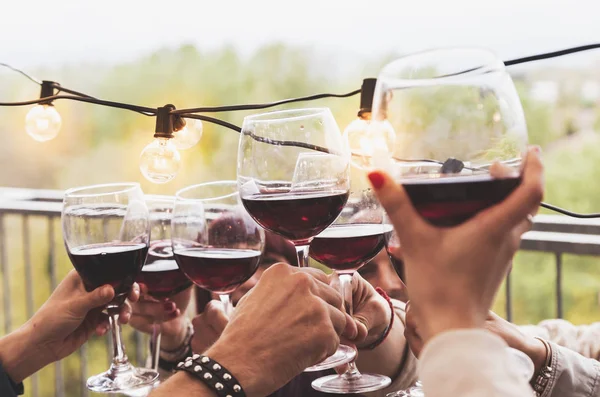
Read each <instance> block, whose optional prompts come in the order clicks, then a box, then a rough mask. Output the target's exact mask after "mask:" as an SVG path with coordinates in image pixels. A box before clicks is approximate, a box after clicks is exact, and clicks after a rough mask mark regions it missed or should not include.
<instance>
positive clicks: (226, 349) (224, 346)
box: [204, 338, 268, 397]
mask: <svg viewBox="0 0 600 397" xmlns="http://www.w3.org/2000/svg"><path fill="white" fill-rule="evenodd" d="M204 354H205V355H206V356H208V357H210V358H212V359H213V360H215V361H217V362H219V363H220V364H221V365H222V366H223V367H224V368H226V369H227V370H228V371H229V372H231V374H232V375H233V376H235V377H236V378H237V380H238V381H239V382H240V385H241V386H242V389H243V390H244V392H245V393H246V396H248V397H255V396H262V395H266V394H268V393H265V392H264V390H261V388H260V385H261V382H260V377H261V375H260V374H259V373H257V368H258V367H259V366H260V365H259V363H257V362H256V357H249V356H252V355H246V354H245V353H244V349H240V348H239V346H236V342H235V341H234V340H229V339H228V338H220V339H219V340H218V341H217V342H216V343H215V344H214V345H213V346H211V347H210V348H209V349H208V350H207V351H206V353H204Z"/></svg>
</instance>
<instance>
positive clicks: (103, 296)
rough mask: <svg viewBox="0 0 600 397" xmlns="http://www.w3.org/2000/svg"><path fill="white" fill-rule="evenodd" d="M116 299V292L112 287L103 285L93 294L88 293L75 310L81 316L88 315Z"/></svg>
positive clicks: (78, 301) (79, 301) (76, 305)
mask: <svg viewBox="0 0 600 397" xmlns="http://www.w3.org/2000/svg"><path fill="white" fill-rule="evenodd" d="M114 297H115V290H114V289H113V287H111V286H110V285H103V286H102V287H99V288H96V289H95V290H93V291H92V292H86V293H85V295H84V296H82V297H81V298H80V299H79V300H77V302H76V304H75V309H76V310H77V312H78V313H80V314H81V315H85V314H87V313H88V312H89V311H90V310H92V309H95V308H97V307H102V306H104V305H106V304H107V303H108V302H110V301H111V300H112V299H113V298H114Z"/></svg>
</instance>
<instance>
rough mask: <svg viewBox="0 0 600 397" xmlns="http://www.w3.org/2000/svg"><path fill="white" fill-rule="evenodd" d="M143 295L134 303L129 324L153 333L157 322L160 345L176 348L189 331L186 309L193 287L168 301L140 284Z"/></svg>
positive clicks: (171, 348)
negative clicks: (151, 293) (157, 296)
mask: <svg viewBox="0 0 600 397" xmlns="http://www.w3.org/2000/svg"><path fill="white" fill-rule="evenodd" d="M140 291H141V296H140V300H139V302H137V303H134V304H132V305H131V306H132V310H133V312H132V315H131V320H130V321H129V324H130V325H131V326H132V327H133V328H135V329H137V330H138V331H141V332H144V333H147V334H152V331H153V326H154V324H155V323H156V324H157V326H160V331H161V342H160V345H161V347H162V348H164V349H166V350H175V349H177V348H178V347H179V346H181V344H182V343H183V341H184V339H185V335H186V332H187V327H186V325H187V322H188V321H189V320H187V319H186V317H185V311H186V310H187V307H188V305H189V304H190V301H191V298H192V288H191V287H190V288H188V289H186V290H184V291H182V292H180V293H178V294H176V295H174V296H172V297H171V298H169V300H166V301H159V300H156V299H154V298H153V297H151V296H150V295H149V294H148V287H146V286H145V285H144V284H140Z"/></svg>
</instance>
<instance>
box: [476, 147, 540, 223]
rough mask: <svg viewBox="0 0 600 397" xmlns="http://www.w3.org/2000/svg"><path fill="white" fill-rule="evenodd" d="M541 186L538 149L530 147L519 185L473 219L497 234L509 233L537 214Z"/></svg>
mask: <svg viewBox="0 0 600 397" xmlns="http://www.w3.org/2000/svg"><path fill="white" fill-rule="evenodd" d="M543 184H544V167H543V165H542V160H541V157H540V151H539V147H532V148H530V149H529V150H528V152H527V157H526V158H525V166H524V168H523V174H522V181H521V183H520V185H519V186H518V187H517V188H516V189H515V190H514V191H513V192H512V193H511V194H510V195H509V196H508V197H507V198H506V199H504V201H502V202H501V203H499V204H496V205H494V206H492V207H490V208H488V209H486V210H484V211H482V212H480V213H479V214H478V215H477V216H476V217H475V219H477V220H478V222H479V223H482V222H484V223H485V224H487V225H489V227H490V230H494V231H496V233H497V234H504V233H507V232H509V231H510V230H512V229H513V228H514V227H515V226H517V225H518V224H519V223H521V222H522V221H523V220H524V219H527V215H530V214H535V213H536V212H537V210H538V208H539V205H540V202H541V201H542V198H543V195H544V187H543ZM484 227H486V226H484Z"/></svg>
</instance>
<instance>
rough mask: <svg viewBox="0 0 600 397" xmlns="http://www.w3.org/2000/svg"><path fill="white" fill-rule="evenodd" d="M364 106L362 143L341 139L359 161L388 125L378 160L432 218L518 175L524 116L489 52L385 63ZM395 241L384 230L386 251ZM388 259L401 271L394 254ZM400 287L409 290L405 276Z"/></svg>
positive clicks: (462, 215)
mask: <svg viewBox="0 0 600 397" xmlns="http://www.w3.org/2000/svg"><path fill="white" fill-rule="evenodd" d="M372 111H373V120H374V121H373V123H372V125H371V128H370V129H369V131H368V133H367V134H366V136H365V137H364V139H363V141H365V142H367V143H368V145H362V146H361V145H360V142H361V140H360V139H356V137H355V138H354V139H349V141H350V146H351V150H352V151H353V152H355V153H359V154H360V157H359V158H360V159H362V160H363V161H364V159H365V158H368V156H367V155H368V154H369V153H368V151H369V150H372V149H371V148H372V147H382V146H384V145H381V142H380V141H381V137H382V136H385V135H384V134H383V131H384V130H385V127H386V126H391V128H392V129H393V131H394V139H392V140H387V141H386V143H387V147H386V148H387V149H388V150H387V153H386V154H387V155H388V158H387V160H388V161H387V162H385V164H386V166H387V167H389V169H388V170H389V171H391V172H392V173H393V175H394V177H395V178H396V180H397V181H398V182H399V183H401V184H402V185H403V186H404V189H405V190H406V192H407V194H408V195H409V197H410V199H411V201H412V204H413V205H414V207H415V209H416V210H417V211H418V212H419V213H420V214H421V216H423V218H425V219H426V220H427V221H429V222H430V223H431V224H433V225H436V226H440V227H452V226H456V225H459V224H460V223H462V222H464V221H466V220H468V219H469V218H471V217H472V216H474V215H475V214H477V213H478V212H479V211H481V210H483V209H485V208H487V207H489V206H492V205H494V204H496V203H498V202H500V201H502V200H503V199H504V198H506V197H507V196H508V195H509V194H510V193H511V192H512V191H513V190H514V189H515V188H516V187H517V186H518V185H519V183H520V181H521V178H520V168H521V160H522V155H523V153H524V152H525V149H526V145H527V127H526V124H525V117H524V114H523V109H522V107H521V102H520V100H519V96H518V95H517V91H516V89H515V87H514V84H513V82H512V79H511V78H510V76H509V74H508V73H507V72H506V69H505V67H504V64H503V62H502V61H501V60H500V59H498V58H497V57H496V56H495V55H494V54H493V53H492V52H490V51H487V50H484V49H474V48H449V49H438V50H430V51H424V52H420V53H416V54H412V55H408V56H405V57H402V58H400V59H398V60H396V61H393V62H391V63H389V64H388V65H386V66H385V67H384V68H383V69H382V71H381V73H380V74H379V76H378V78H377V86H376V89H375V94H374V98H373V109H372ZM377 139H379V141H378V140H377ZM353 142H354V144H353ZM352 146H354V147H352ZM365 154H367V155H365ZM371 154H373V153H371ZM375 157H376V156H372V161H371V165H373V164H374V163H375V162H376V158H375ZM377 157H381V151H380V153H379V156H377ZM377 161H379V162H380V164H383V163H384V162H382V161H381V160H380V159H377ZM496 162H497V163H501V164H503V165H504V166H505V167H507V168H506V169H504V170H502V172H501V177H498V175H497V174H496V175H494V176H492V175H491V173H490V170H491V169H492V166H493V164H494V163H496ZM399 244H400V241H398V240H397V237H395V236H394V235H391V236H390V241H389V242H388V253H390V252H391V251H392V252H393V250H392V249H391V247H393V246H399ZM391 259H392V262H393V263H394V266H395V267H396V271H397V273H398V275H399V276H400V277H404V276H405V274H404V268H403V264H402V261H401V260H399V259H398V258H397V257H394V256H393V255H392V256H391ZM407 286H408V289H409V294H410V281H409V283H408V285H407ZM404 395H412V396H419V395H422V390H421V389H420V386H419V385H417V386H416V387H415V388H413V389H410V390H409V391H402V392H399V393H398V394H390V395H389V396H390V397H391V396H404Z"/></svg>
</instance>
